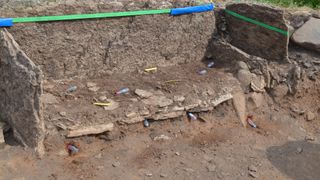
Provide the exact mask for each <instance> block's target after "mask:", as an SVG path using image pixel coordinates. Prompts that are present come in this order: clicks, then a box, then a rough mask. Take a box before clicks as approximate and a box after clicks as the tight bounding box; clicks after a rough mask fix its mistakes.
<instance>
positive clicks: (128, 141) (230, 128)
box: [0, 63, 320, 179]
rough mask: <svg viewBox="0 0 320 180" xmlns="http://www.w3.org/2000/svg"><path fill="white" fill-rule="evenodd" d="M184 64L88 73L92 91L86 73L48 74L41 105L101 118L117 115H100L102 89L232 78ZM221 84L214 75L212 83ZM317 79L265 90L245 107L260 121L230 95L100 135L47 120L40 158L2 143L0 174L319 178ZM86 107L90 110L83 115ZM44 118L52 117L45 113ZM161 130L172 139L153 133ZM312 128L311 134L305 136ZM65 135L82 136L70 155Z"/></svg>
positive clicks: (71, 114) (220, 71)
mask: <svg viewBox="0 0 320 180" xmlns="http://www.w3.org/2000/svg"><path fill="white" fill-rule="evenodd" d="M182 67H183V68H179V69H176V68H174V67H171V68H163V69H160V70H159V71H158V72H156V73H151V74H148V73H143V72H140V73H136V74H130V76H129V75H128V74H118V75H113V76H111V77H108V78H99V79H90V82H95V83H97V84H98V86H99V87H101V89H100V90H98V91H97V92H95V93H94V92H90V91H88V89H87V87H85V84H86V83H87V82H88V80H85V79H73V80H72V81H68V80H65V81H62V82H46V85H45V89H46V93H52V94H54V95H56V96H57V97H58V98H57V99H58V101H59V103H58V104H56V105H50V106H49V105H47V106H46V108H47V109H46V110H47V111H49V112H50V113H51V115H54V114H58V113H59V111H60V110H63V111H65V112H67V114H68V117H70V118H71V119H74V120H76V121H78V120H79V121H85V120H88V122H82V123H84V124H85V123H90V122H92V120H93V119H94V120H98V119H99V118H100V120H101V121H100V123H102V122H109V121H112V122H115V121H116V120H113V119H103V115H106V116H109V115H110V113H109V112H107V111H104V110H103V109H102V108H100V107H96V106H93V105H92V102H93V98H94V97H95V98H97V97H98V96H99V95H100V94H104V95H106V96H108V97H113V96H114V95H113V92H114V90H115V89H118V88H119V87H130V88H132V89H134V88H138V87H139V88H142V89H150V88H157V87H158V85H159V84H158V82H164V81H166V80H170V79H172V77H175V78H174V79H180V80H183V81H182V82H181V83H180V84H175V85H174V86H171V87H169V90H171V91H172V92H170V91H168V92H166V93H168V94H170V93H173V94H174V93H176V92H177V91H176V89H178V90H179V92H187V91H188V89H187V88H188V86H189V85H191V84H197V83H200V84H202V85H203V84H204V85H203V87H208V82H212V84H211V86H213V87H214V86H215V85H216V82H219V80H220V81H222V83H223V84H224V86H225V87H228V86H229V85H230V82H228V81H223V80H225V79H226V78H225V77H223V76H220V75H222V74H226V73H223V71H224V70H223V69H216V68H214V69H209V73H208V74H207V75H205V76H200V75H198V74H197V73H196V72H197V70H198V69H201V68H203V67H204V64H202V63H199V64H186V65H183V66H182ZM137 77H139V80H137V79H138V78H137ZM119 80H121V81H119ZM231 82H232V81H231ZM70 84H75V85H78V87H79V89H78V90H77V91H76V92H74V93H73V94H72V96H71V97H72V98H70V99H68V98H66V96H59V95H60V94H65V90H66V88H68V86H69V85H70ZM231 84H232V83H231ZM209 85H210V84H209ZM220 85H221V83H220V84H219V83H217V87H220ZM319 87H320V86H319V81H315V82H314V81H311V80H309V79H308V78H307V77H306V78H305V79H304V81H302V82H301V84H300V85H299V93H298V94H297V95H296V96H287V97H285V98H284V99H282V100H279V101H277V102H275V101H274V100H273V99H272V98H271V97H269V95H267V94H265V102H264V103H263V106H261V107H260V108H259V109H256V110H254V111H252V112H250V113H251V114H252V115H253V120H254V122H255V123H256V124H257V125H258V128H257V129H254V128H251V127H248V128H243V127H242V126H241V123H240V121H239V119H238V117H237V115H236V112H235V111H234V108H233V106H232V102H230V101H227V102H225V103H222V104H220V105H219V106H217V107H216V108H215V109H214V110H213V111H211V112H207V113H200V114H199V116H200V117H202V118H203V119H205V121H200V120H198V121H190V120H189V119H188V118H187V117H183V118H178V119H172V120H166V121H155V122H152V123H151V126H150V127H149V128H145V127H143V124H142V123H141V124H140V123H138V124H135V125H129V126H127V125H117V130H115V131H113V132H110V133H107V134H105V135H97V136H86V137H80V138H74V139H65V137H64V136H63V131H56V130H55V129H56V127H51V128H52V129H51V131H49V133H57V134H56V135H52V134H51V135H50V136H48V137H49V138H48V139H46V142H45V146H46V152H47V153H46V155H45V157H43V158H42V159H38V158H36V156H35V155H32V152H30V151H29V150H26V151H24V150H23V148H22V147H19V146H9V145H7V146H6V147H5V148H4V149H2V150H1V156H0V164H1V166H0V171H1V179H13V178H19V177H25V179H248V178H250V177H251V178H252V176H255V177H257V178H258V179H290V178H291V179H317V177H318V176H319V175H320V174H319V173H318V171H317V169H316V168H317V167H319V166H320V164H319V162H320V161H319V158H318V157H320V156H319V154H318V153H319V152H320V151H319V150H320V146H319V145H318V144H317V143H319V141H318V140H319V138H320V136H319V135H320V130H319V127H320V126H319V120H320V119H319V118H318V117H319V113H320V112H319V102H318V101H319V99H320V97H319V90H320V89H319ZM67 97H68V96H67ZM129 98H135V95H134V94H129V95H124V96H120V97H116V100H117V101H121V102H122V101H124V102H126V99H129ZM122 103H123V102H122ZM294 103H296V104H297V105H298V106H299V108H301V109H303V110H305V111H308V110H310V111H313V112H315V113H316V119H315V120H313V121H308V122H307V121H306V120H305V113H304V114H301V115H299V114H297V113H295V112H292V111H291V110H290V108H291V106H292V104H294ZM53 107H54V108H53ZM129 108H130V107H129ZM50 109H51V110H50ZM77 109H78V111H76V110H77ZM92 112H96V113H93V114H92ZM86 113H89V114H92V116H90V115H87V116H86V117H87V119H85V118H80V117H83V116H84V114H86ZM46 120H47V121H50V116H49V117H46ZM51 125H52V126H53V125H54V123H52V124H51ZM49 126H50V123H49ZM49 129H50V128H49ZM160 135H165V136H167V137H169V139H168V140H160V141H159V140H154V138H155V137H157V136H160ZM310 136H312V137H313V138H315V140H314V141H312V142H310V141H306V140H305V139H306V137H310ZM311 139H312V138H311ZM70 141H75V142H76V143H77V144H79V148H80V152H79V153H78V154H76V155H75V156H69V155H68V153H67V151H66V148H65V146H66V143H67V142H70ZM248 167H250V168H249V169H252V168H253V169H254V171H255V170H256V172H254V171H250V170H248Z"/></svg>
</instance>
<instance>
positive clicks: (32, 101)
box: [0, 30, 44, 155]
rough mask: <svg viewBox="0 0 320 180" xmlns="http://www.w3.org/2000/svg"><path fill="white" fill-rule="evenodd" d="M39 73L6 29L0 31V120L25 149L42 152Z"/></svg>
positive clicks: (40, 82) (42, 137) (42, 133)
mask: <svg viewBox="0 0 320 180" xmlns="http://www.w3.org/2000/svg"><path fill="white" fill-rule="evenodd" d="M41 76H42V73H41V70H40V69H39V68H38V67H37V66H36V65H35V64H34V63H33V62H32V61H31V60H30V59H29V58H28V57H27V56H26V55H25V53H24V52H23V51H21V49H20V47H19V45H18V44H17V43H16V42H15V40H14V39H13V37H12V36H11V34H10V33H8V32H7V30H2V31H0V99H1V101H0V119H2V120H4V121H6V122H7V123H8V124H9V125H10V126H11V127H12V128H13V131H14V136H15V137H16V138H17V139H18V140H19V141H20V142H21V143H22V144H24V145H25V146H29V147H32V148H35V149H36V150H37V151H38V153H39V155H42V154H43V153H44V150H43V139H44V123H43V120H42V111H41V110H42V106H41V103H40V97H41V94H42V80H41Z"/></svg>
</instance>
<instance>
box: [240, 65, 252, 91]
mask: <svg viewBox="0 0 320 180" xmlns="http://www.w3.org/2000/svg"><path fill="white" fill-rule="evenodd" d="M254 76H255V74H253V73H251V72H250V71H248V70H244V69H240V70H239V71H238V74H237V78H238V80H239V81H240V83H241V85H242V87H243V88H247V87H248V86H249V85H250V83H251V81H252V79H253V78H254Z"/></svg>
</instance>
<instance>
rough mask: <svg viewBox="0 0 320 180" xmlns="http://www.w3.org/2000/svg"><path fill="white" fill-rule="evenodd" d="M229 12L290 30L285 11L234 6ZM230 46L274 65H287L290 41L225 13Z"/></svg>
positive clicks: (246, 4)
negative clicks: (279, 63) (271, 61)
mask: <svg viewBox="0 0 320 180" xmlns="http://www.w3.org/2000/svg"><path fill="white" fill-rule="evenodd" d="M226 9H228V10H231V11H233V12H236V13H238V14H240V15H242V16H245V17H248V18H251V19H254V20H257V21H260V22H263V23H265V24H268V25H271V26H274V27H277V28H280V29H282V30H286V31H287V30H288V27H287V26H286V23H285V20H284V13H283V10H280V9H277V8H273V7H270V6H264V5H258V4H248V3H232V4H229V5H227V7H226ZM226 21H227V28H228V32H229V34H230V37H231V44H232V45H234V46H236V47H238V48H239V49H241V50H243V51H245V52H246V53H248V54H251V55H255V56H258V57H262V58H265V59H267V60H269V61H270V60H274V61H283V62H286V61H288V43H289V38H288V37H287V36H285V35H283V34H280V33H278V32H275V31H272V30H269V29H266V28H263V27H261V26H258V25H255V24H252V23H249V22H246V21H244V20H241V19H239V18H236V17H234V16H231V15H229V14H227V13H226Z"/></svg>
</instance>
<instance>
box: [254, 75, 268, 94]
mask: <svg viewBox="0 0 320 180" xmlns="http://www.w3.org/2000/svg"><path fill="white" fill-rule="evenodd" d="M250 85H251V86H250V87H251V89H252V90H253V91H254V92H260V93H262V92H265V89H264V88H265V87H266V82H265V81H264V77H263V76H254V78H253V79H252V80H251V83H250Z"/></svg>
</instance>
